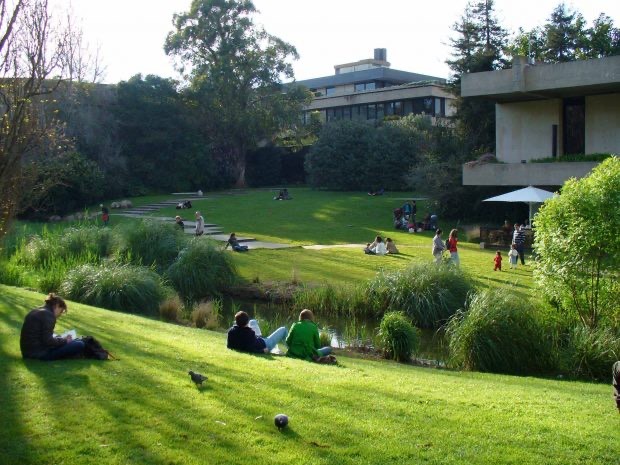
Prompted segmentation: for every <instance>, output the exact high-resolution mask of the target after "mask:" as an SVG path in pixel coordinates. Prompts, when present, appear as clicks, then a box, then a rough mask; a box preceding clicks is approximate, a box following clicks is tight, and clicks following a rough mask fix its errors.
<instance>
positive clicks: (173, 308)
mask: <svg viewBox="0 0 620 465" xmlns="http://www.w3.org/2000/svg"><path fill="white" fill-rule="evenodd" d="M182 314H183V303H182V302H181V299H179V296H178V295H175V296H173V297H169V298H167V299H166V300H164V301H163V302H162V303H161V304H160V305H159V316H160V318H161V319H163V320H165V321H170V322H172V323H176V322H178V321H180V320H181V315H182Z"/></svg>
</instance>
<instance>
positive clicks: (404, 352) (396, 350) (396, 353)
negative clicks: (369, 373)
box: [379, 312, 419, 362]
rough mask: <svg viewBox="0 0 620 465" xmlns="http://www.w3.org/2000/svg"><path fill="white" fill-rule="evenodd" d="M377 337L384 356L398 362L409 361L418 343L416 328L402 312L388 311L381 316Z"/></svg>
mask: <svg viewBox="0 0 620 465" xmlns="http://www.w3.org/2000/svg"><path fill="white" fill-rule="evenodd" d="M379 339H380V341H381V347H382V348H383V351H384V354H385V357H386V358H389V359H392V360H396V361H398V362H407V361H409V360H410V359H411V354H413V353H414V352H415V351H416V350H417V348H418V343H419V338H418V334H417V332H416V329H415V328H414V327H413V325H412V324H411V322H410V321H409V319H408V318H407V316H406V315H405V314H404V313H403V312H390V313H386V314H385V315H384V316H383V318H382V319H381V324H380V326H379Z"/></svg>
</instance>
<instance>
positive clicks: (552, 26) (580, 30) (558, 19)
mask: <svg viewBox="0 0 620 465" xmlns="http://www.w3.org/2000/svg"><path fill="white" fill-rule="evenodd" d="M584 27H585V20H584V19H583V16H582V15H581V13H579V12H576V11H571V10H570V9H569V8H568V7H567V6H566V5H565V4H564V3H560V4H559V5H558V6H557V7H555V9H554V10H553V12H552V13H551V16H550V17H549V19H548V20H547V23H546V24H545V27H544V32H545V44H544V54H543V58H544V59H545V60H546V61H548V62H552V63H556V62H560V63H561V62H565V61H573V60H575V59H576V58H577V57H578V56H579V55H580V50H581V49H582V48H583V45H584V43H583V42H584V32H585V31H584Z"/></svg>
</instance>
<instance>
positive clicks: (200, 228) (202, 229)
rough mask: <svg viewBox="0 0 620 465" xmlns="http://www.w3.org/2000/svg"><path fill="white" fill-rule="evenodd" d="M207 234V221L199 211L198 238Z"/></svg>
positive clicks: (197, 221)
mask: <svg viewBox="0 0 620 465" xmlns="http://www.w3.org/2000/svg"><path fill="white" fill-rule="evenodd" d="M204 233H205V219H204V218H203V217H202V215H201V214H200V212H199V211H197V212H196V236H202V235H203V234H204Z"/></svg>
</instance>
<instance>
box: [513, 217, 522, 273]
mask: <svg viewBox="0 0 620 465" xmlns="http://www.w3.org/2000/svg"><path fill="white" fill-rule="evenodd" d="M512 243H513V244H515V245H516V249H517V252H518V253H519V258H521V265H525V229H523V227H522V226H521V225H519V224H515V230H514V232H513V233H512Z"/></svg>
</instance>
